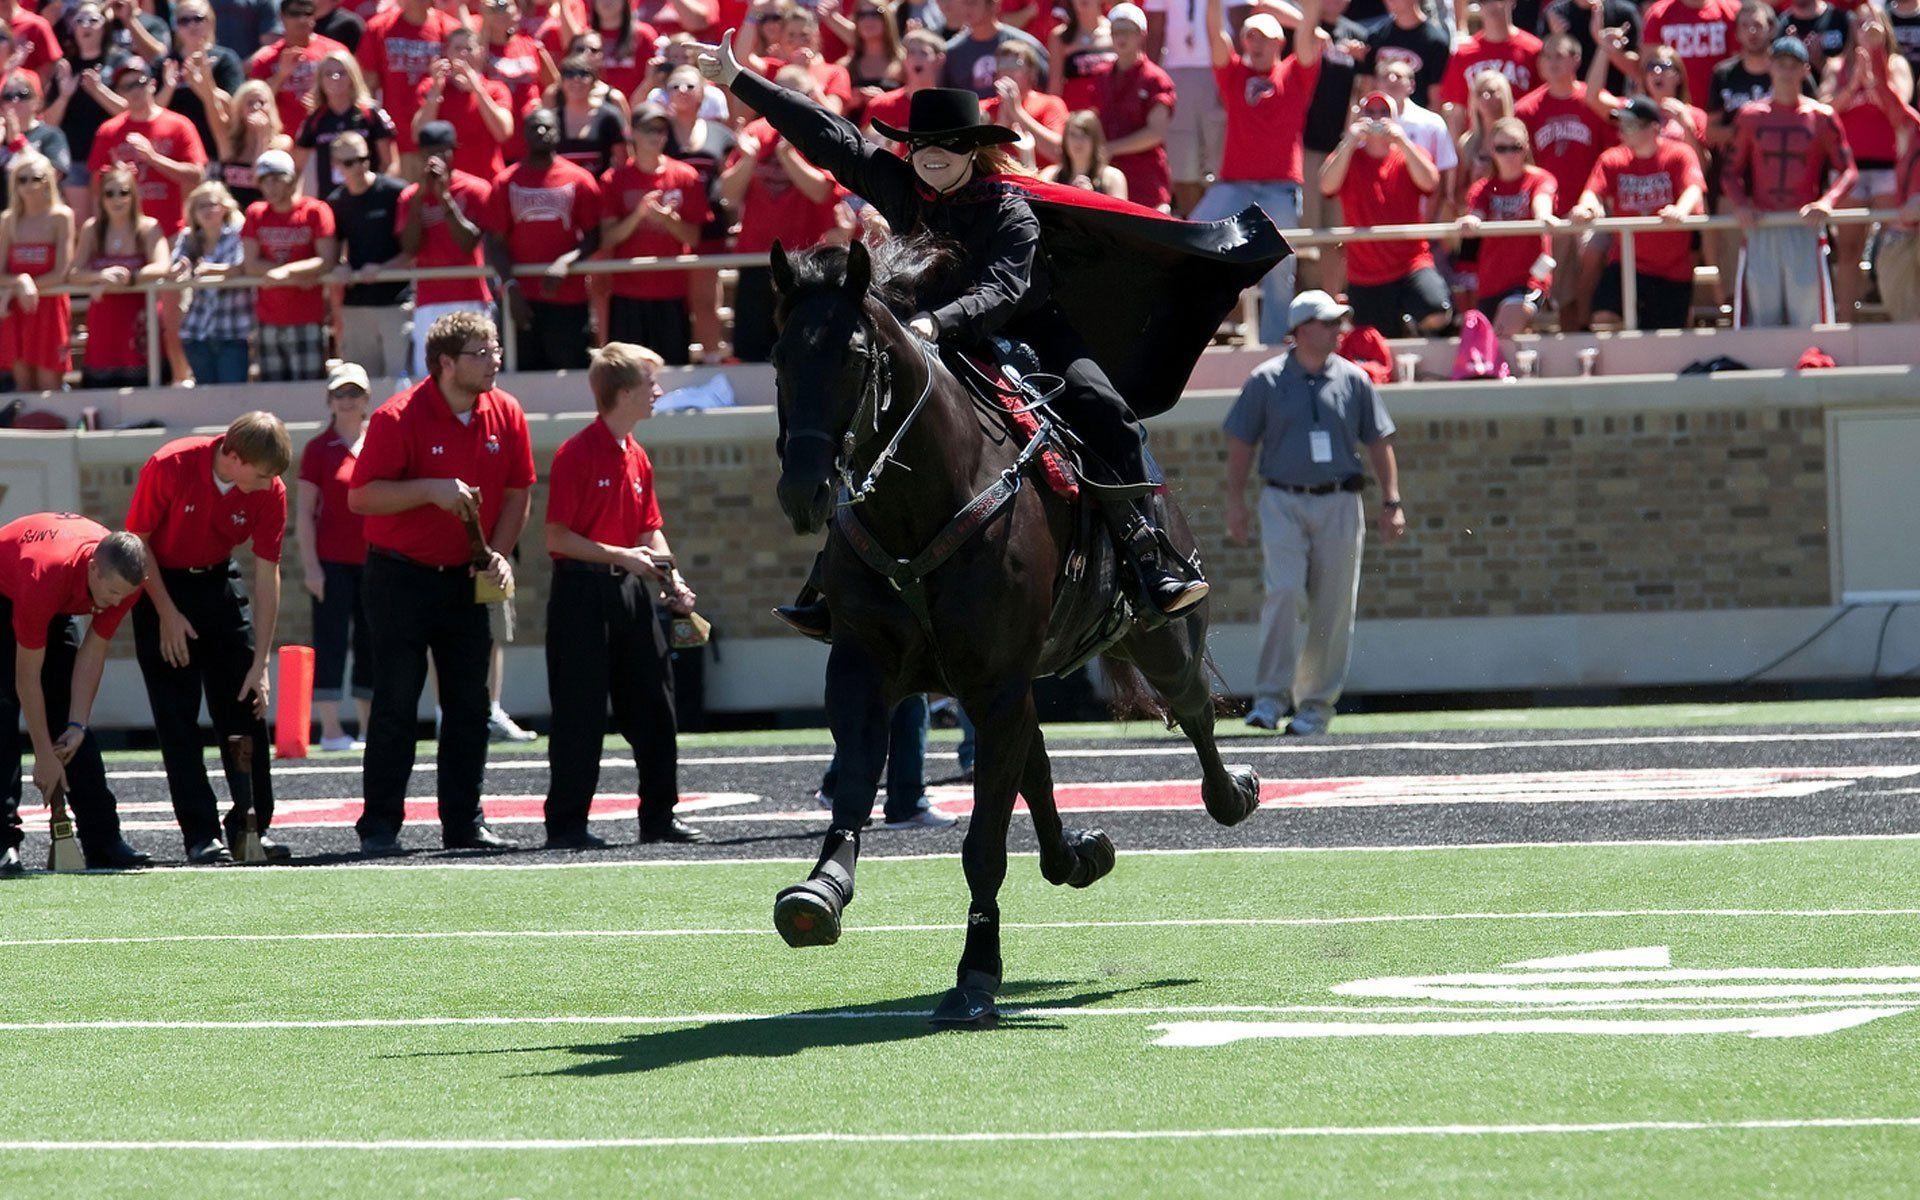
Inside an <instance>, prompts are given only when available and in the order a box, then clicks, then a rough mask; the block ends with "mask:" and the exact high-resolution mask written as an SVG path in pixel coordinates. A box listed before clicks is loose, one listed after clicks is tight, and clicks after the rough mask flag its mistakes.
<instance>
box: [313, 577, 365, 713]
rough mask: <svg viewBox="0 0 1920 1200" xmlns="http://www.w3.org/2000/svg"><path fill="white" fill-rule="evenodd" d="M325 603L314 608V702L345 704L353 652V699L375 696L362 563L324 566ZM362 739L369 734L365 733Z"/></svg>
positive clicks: (315, 601) (319, 603) (323, 590)
mask: <svg viewBox="0 0 1920 1200" xmlns="http://www.w3.org/2000/svg"><path fill="white" fill-rule="evenodd" d="M320 574H321V578H322V579H323V580H324V581H325V586H324V587H323V588H321V591H322V592H324V593H325V594H326V599H324V600H314V601H312V606H313V698H314V699H315V700H336V701H337V700H342V699H344V698H345V697H346V692H345V691H344V689H343V685H344V684H345V683H346V682H347V650H348V648H349V647H351V648H352V650H353V697H354V699H356V700H366V699H370V698H371V697H372V696H373V638H372V635H371V634H370V633H369V632H368V629H367V606H366V603H365V601H364V600H363V598H362V595H361V584H360V581H361V577H362V576H364V575H365V574H366V567H365V565H363V564H361V563H336V562H323V563H321V564H320ZM360 732H361V735H362V737H364V736H365V734H366V730H364V729H363V730H361V731H360Z"/></svg>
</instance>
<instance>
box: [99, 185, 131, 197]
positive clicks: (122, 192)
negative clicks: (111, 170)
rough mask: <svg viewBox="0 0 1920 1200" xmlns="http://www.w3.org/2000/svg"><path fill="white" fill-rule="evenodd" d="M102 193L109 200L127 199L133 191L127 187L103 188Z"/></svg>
mask: <svg viewBox="0 0 1920 1200" xmlns="http://www.w3.org/2000/svg"><path fill="white" fill-rule="evenodd" d="M100 195H101V196H102V197H104V198H105V199H108V200H125V199H126V198H127V197H128V196H131V195H133V192H132V191H131V190H130V189H127V188H102V189H101V191H100Z"/></svg>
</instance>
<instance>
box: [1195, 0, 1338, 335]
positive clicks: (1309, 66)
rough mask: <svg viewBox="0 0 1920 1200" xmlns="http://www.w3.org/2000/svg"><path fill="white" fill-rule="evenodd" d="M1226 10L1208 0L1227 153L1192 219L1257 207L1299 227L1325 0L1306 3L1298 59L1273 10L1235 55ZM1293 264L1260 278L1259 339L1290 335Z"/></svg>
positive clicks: (1247, 32) (1243, 35)
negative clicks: (1285, 55) (1287, 54)
mask: <svg viewBox="0 0 1920 1200" xmlns="http://www.w3.org/2000/svg"><path fill="white" fill-rule="evenodd" d="M1220 10H1221V0H1207V22H1208V25H1209V26H1210V27H1211V28H1212V30H1213V34H1212V37H1213V78H1214V83H1215V85H1216V87H1217V89H1218V91H1219V94H1220V100H1221V103H1222V105H1223V106H1224V107H1225V108H1226V112H1227V137H1226V150H1225V153H1224V155H1223V157H1222V158H1221V162H1220V175H1219V178H1218V179H1217V180H1216V181H1215V182H1214V184H1213V186H1211V187H1209V188H1208V189H1207V194H1206V195H1204V196H1202V197H1201V198H1200V203H1199V204H1198V205H1197V206H1195V208H1194V210H1193V214H1192V215H1193V219H1194V220H1196V221H1218V220H1220V219H1222V218H1224V217H1230V216H1232V215H1234V214H1235V213H1237V212H1239V211H1240V210H1241V209H1243V208H1245V207H1246V206H1247V205H1249V204H1257V205H1259V206H1260V208H1261V209H1262V210H1263V211H1264V212H1265V213H1266V214H1267V215H1268V216H1269V217H1271V218H1273V223H1274V224H1275V225H1277V226H1279V227H1280V228H1282V229H1296V228H1298V227H1299V225H1300V213H1301V207H1302V178H1303V174H1302V167H1303V159H1304V154H1303V145H1304V144H1303V142H1302V138H1303V136H1304V133H1305V130H1306V124H1307V108H1308V106H1309V105H1311V104H1312V103H1313V92H1314V87H1315V85H1316V84H1318V83H1319V81H1320V39H1319V37H1318V36H1317V35H1318V33H1319V26H1320V0H1302V3H1301V5H1300V23H1299V24H1298V25H1297V26H1295V27H1294V34H1293V57H1292V58H1289V59H1287V60H1285V61H1284V62H1283V61H1282V60H1281V58H1280V52H1281V49H1282V47H1283V45H1284V44H1285V30H1283V29H1281V28H1280V22H1279V21H1278V20H1277V19H1275V18H1274V17H1273V15H1272V14H1270V13H1264V12H1259V13H1255V14H1253V15H1252V16H1251V17H1248V18H1247V20H1246V24H1244V25H1242V26H1241V27H1240V48H1241V52H1240V53H1238V54H1236V53H1234V50H1233V40H1232V39H1231V38H1229V37H1228V36H1227V32H1226V29H1225V28H1224V27H1223V26H1222V24H1221V22H1220V20H1219V18H1220V15H1221V11H1220ZM1294 267H1295V264H1294V260H1293V257H1292V256H1291V255H1289V256H1288V257H1287V258H1286V259H1285V260H1284V261H1282V262H1281V264H1280V265H1279V266H1277V267H1275V268H1274V269H1273V270H1271V271H1269V272H1267V277H1266V278H1265V279H1263V280H1261V281H1260V341H1261V342H1262V343H1264V344H1266V345H1269V346H1277V345H1279V344H1280V343H1281V342H1283V341H1285V340H1286V336H1287V323H1286V313H1287V306H1288V305H1289V304H1290V303H1291V302H1292V300H1293V278H1294Z"/></svg>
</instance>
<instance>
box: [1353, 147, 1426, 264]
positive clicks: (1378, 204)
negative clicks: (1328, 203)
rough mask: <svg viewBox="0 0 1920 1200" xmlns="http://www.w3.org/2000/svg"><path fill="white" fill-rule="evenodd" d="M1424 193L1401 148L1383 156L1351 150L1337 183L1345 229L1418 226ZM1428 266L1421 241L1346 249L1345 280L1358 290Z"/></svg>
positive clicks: (1363, 150)
mask: <svg viewBox="0 0 1920 1200" xmlns="http://www.w3.org/2000/svg"><path fill="white" fill-rule="evenodd" d="M1428 195H1429V191H1428V190H1427V189H1424V188H1422V187H1421V186H1420V185H1419V184H1417V183H1415V182H1414V181H1413V173H1412V172H1410V171H1408V170H1407V160H1406V158H1405V156H1403V155H1402V154H1401V153H1400V147H1398V146H1391V147H1389V148H1388V149H1387V156H1386V157H1385V158H1375V157H1374V156H1373V155H1372V154H1370V153H1368V152H1367V150H1366V149H1365V148H1364V147H1362V148H1360V149H1357V150H1355V151H1354V152H1353V158H1352V160H1351V161H1350V162H1349V163H1348V165H1347V177H1346V179H1345V181H1344V182H1342V183H1341V185H1340V211H1341V212H1342V213H1343V214H1344V215H1345V216H1346V219H1347V224H1349V225H1417V224H1419V223H1420V221H1421V216H1420V212H1421V209H1422V207H1423V206H1424V205H1425V203H1426V199H1427V196H1428ZM1432 265H1433V252H1432V250H1431V248H1430V247H1428V245H1427V241H1426V239H1425V238H1411V239H1408V240H1406V241H1393V242H1352V243H1349V244H1348V246H1347V278H1348V279H1349V280H1351V281H1352V282H1354V283H1357V284H1359V285H1360V286H1361V287H1378V286H1379V285H1381V284H1385V283H1393V282H1394V281H1396V280H1400V279H1405V278H1406V277H1407V276H1409V275H1411V274H1413V273H1414V272H1415V271H1418V270H1419V269H1420V268H1422V267H1431V266H1432Z"/></svg>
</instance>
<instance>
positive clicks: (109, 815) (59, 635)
mask: <svg viewBox="0 0 1920 1200" xmlns="http://www.w3.org/2000/svg"><path fill="white" fill-rule="evenodd" d="M18 650H19V645H18V644H17V643H16V642H15V641H14V640H13V601H11V600H9V599H7V598H6V597H5V596H0V849H6V848H9V847H17V846H19V845H20V843H21V841H22V833H21V829H20V797H21V789H22V785H23V784H24V782H25V780H24V777H23V775H22V772H21V754H22V747H21V739H22V734H21V732H20V696H19V694H18V693H17V692H16V691H15V689H14V686H13V666H14V655H15V654H16V652H17V651H18ZM79 650H80V631H79V627H78V626H77V625H76V624H75V622H74V619H73V618H72V617H55V618H54V619H53V621H52V623H50V624H49V625H48V626H47V658H46V661H45V663H43V664H42V665H41V668H40V694H41V695H42V696H44V697H45V698H46V702H47V725H48V726H49V727H50V728H49V734H50V736H52V737H53V738H55V739H58V738H59V736H60V735H61V734H62V733H65V732H66V728H67V717H68V713H69V708H68V705H69V703H70V701H71V699H72V691H73V659H74V656H75V655H76V654H78V653H79ZM67 807H68V808H70V809H71V810H72V811H73V823H74V825H75V826H77V829H76V832H77V833H78V834H79V835H80V847H81V849H82V850H83V851H85V853H86V857H87V860H88V861H89V862H92V861H95V860H97V859H100V858H102V857H103V856H105V855H109V854H111V853H112V852H113V851H114V850H115V849H116V848H118V847H119V845H120V814H119V812H118V811H117V810H116V809H115V808H114V800H113V793H112V792H111V791H109V790H108V788H107V768H106V766H105V764H103V763H102V762H101V761H100V743H99V742H98V741H96V740H95V739H94V736H93V735H92V734H91V733H89V734H87V736H86V738H85V739H84V740H83V741H81V743H80V749H79V750H77V751H75V752H74V756H73V761H71V762H69V763H68V764H67Z"/></svg>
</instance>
